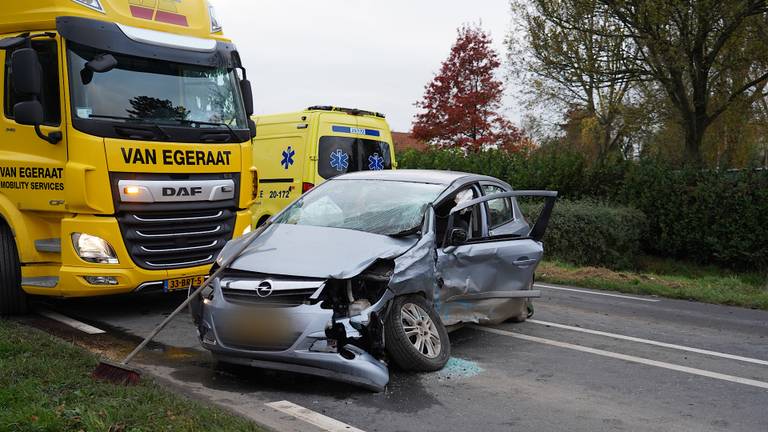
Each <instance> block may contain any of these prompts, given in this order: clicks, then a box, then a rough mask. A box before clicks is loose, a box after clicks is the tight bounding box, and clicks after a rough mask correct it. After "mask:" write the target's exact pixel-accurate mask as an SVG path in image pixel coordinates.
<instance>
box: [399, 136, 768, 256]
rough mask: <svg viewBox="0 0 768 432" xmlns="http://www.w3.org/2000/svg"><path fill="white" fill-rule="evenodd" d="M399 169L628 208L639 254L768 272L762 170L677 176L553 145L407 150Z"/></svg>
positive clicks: (658, 167)
mask: <svg viewBox="0 0 768 432" xmlns="http://www.w3.org/2000/svg"><path fill="white" fill-rule="evenodd" d="M398 157H399V162H398V163H399V165H398V166H399V167H400V168H426V169H451V170H456V171H465V172H475V173H480V174H487V175H490V176H493V177H497V178H500V179H502V180H504V181H506V182H508V183H509V184H511V185H512V186H513V187H515V188H516V189H551V190H557V191H559V192H560V196H561V198H563V199H566V200H581V199H592V200H598V201H603V202H607V203H610V204H611V205H619V206H626V207H632V208H636V209H638V210H640V211H641V212H643V213H644V214H645V215H646V217H647V220H648V230H647V234H646V235H645V236H644V238H643V241H642V247H643V250H644V252H646V253H650V254H654V255H657V256H662V257H674V258H680V259H686V260H691V261H697V262H701V263H706V264H717V265H721V266H726V267H731V268H737V269H746V270H765V269H768V171H766V170H762V171H759V170H743V171H737V172H724V171H703V170H680V169H675V168H674V167H671V166H668V165H665V164H664V163H661V162H657V161H654V160H643V161H641V162H634V161H624V160H616V161H610V162H604V163H601V164H590V163H589V162H588V161H587V160H586V159H585V157H584V156H583V155H581V154H579V153H577V152H574V151H569V150H567V149H559V148H553V147H549V148H547V147H545V148H541V149H537V150H535V151H533V152H531V153H530V154H516V155H510V154H506V153H503V152H500V151H487V152H482V153H478V154H470V155H468V156H464V155H463V154H461V153H457V152H455V151H450V150H430V151H426V152H417V151H406V152H404V153H402V154H399V155H398Z"/></svg>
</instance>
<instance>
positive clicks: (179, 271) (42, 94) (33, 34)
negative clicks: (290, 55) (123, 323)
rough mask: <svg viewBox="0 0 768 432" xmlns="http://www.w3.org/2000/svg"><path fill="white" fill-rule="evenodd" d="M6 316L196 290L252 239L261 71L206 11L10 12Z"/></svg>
mask: <svg viewBox="0 0 768 432" xmlns="http://www.w3.org/2000/svg"><path fill="white" fill-rule="evenodd" d="M0 62H2V64H3V65H4V67H3V68H1V69H0V82H2V86H1V87H0V95H1V96H2V106H3V109H2V112H0V273H2V274H3V280H2V281H0V315H5V314H15V313H23V312H24V310H25V308H26V295H27V294H33V295H43V296H56V297H83V296H97V295H107V294H120V293H130V292H145V291H150V290H152V291H154V290H164V291H169V290H173V289H186V288H189V287H190V286H193V285H195V284H198V283H200V282H201V281H202V279H203V277H204V275H206V274H207V273H208V271H209V269H210V266H211V264H212V263H213V261H214V258H215V257H216V256H217V254H218V252H219V251H220V250H221V248H223V246H224V244H225V243H226V242H227V241H228V240H230V239H232V238H233V237H237V236H239V235H241V234H242V233H244V232H246V231H247V230H249V227H250V222H251V213H250V211H249V207H250V205H251V201H252V199H253V193H252V190H253V188H252V184H253V178H254V177H255V169H254V168H253V166H252V156H251V151H252V148H251V138H252V137H253V136H254V135H255V126H254V124H253V122H252V121H251V120H250V119H249V116H250V115H251V114H252V105H253V102H252V95H251V89H250V83H249V81H248V80H247V76H246V71H245V69H244V68H243V66H242V63H241V61H240V56H239V54H238V52H237V50H236V48H235V46H234V45H233V44H232V43H231V42H230V41H229V40H227V39H226V38H224V36H223V34H222V30H221V27H220V25H219V23H218V20H217V19H216V16H215V13H214V11H213V9H212V8H211V6H210V5H209V4H208V2H207V1H205V0H184V1H170V0H29V1H26V2H11V4H10V5H4V7H3V8H2V11H0Z"/></svg>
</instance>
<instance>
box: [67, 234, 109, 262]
mask: <svg viewBox="0 0 768 432" xmlns="http://www.w3.org/2000/svg"><path fill="white" fill-rule="evenodd" d="M72 245H73V246H74V247H75V252H77V255H78V256H79V257H80V258H81V259H82V260H83V261H88V262H90V263H96V264H118V263H119V261H118V260H117V254H116V253H115V250H114V249H113V248H112V245H111V244H109V242H108V241H106V240H104V239H103V238H101V237H96V236H92V235H90V234H84V233H72Z"/></svg>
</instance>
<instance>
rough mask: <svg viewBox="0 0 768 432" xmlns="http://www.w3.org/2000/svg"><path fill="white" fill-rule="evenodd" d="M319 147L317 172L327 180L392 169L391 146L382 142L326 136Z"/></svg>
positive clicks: (321, 139)
mask: <svg viewBox="0 0 768 432" xmlns="http://www.w3.org/2000/svg"><path fill="white" fill-rule="evenodd" d="M318 147H319V153H320V154H319V155H318V156H319V157H318V169H317V172H318V173H319V174H320V176H321V177H323V178H326V179H329V178H331V177H336V176H337V175H340V174H345V173H350V172H355V171H371V170H382V169H392V155H391V154H390V151H389V144H387V143H385V142H382V141H375V140H369V139H361V138H351V137H338V136H324V137H322V138H320V145H319V146H318Z"/></svg>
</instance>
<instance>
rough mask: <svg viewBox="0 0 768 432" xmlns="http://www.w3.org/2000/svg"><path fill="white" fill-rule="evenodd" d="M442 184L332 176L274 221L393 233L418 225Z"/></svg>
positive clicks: (376, 232)
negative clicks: (335, 177) (345, 178)
mask: <svg viewBox="0 0 768 432" xmlns="http://www.w3.org/2000/svg"><path fill="white" fill-rule="evenodd" d="M443 189H445V187H444V186H440V185H434V184H425V183H406V182H396V181H378V180H332V181H328V182H326V183H325V184H324V185H323V186H322V187H319V188H317V189H315V190H314V191H312V192H311V193H309V194H307V195H306V196H304V197H302V198H301V199H299V200H298V201H296V202H295V203H293V204H291V206H290V207H288V209H286V211H285V212H283V213H282V214H281V215H279V216H278V217H277V218H276V219H275V220H274V223H278V224H293V225H313V226H321V227H332V228H346V229H352V230H357V231H365V232H369V233H374V234H384V235H397V234H400V233H403V232H407V231H409V230H412V229H414V228H416V227H419V226H421V222H422V218H423V217H424V211H425V210H426V209H427V207H428V206H429V204H430V203H431V202H432V201H434V200H435V198H437V196H438V195H439V194H440V192H442V191H443Z"/></svg>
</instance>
